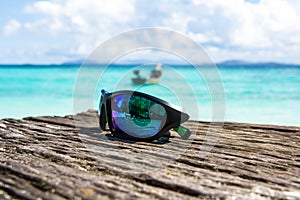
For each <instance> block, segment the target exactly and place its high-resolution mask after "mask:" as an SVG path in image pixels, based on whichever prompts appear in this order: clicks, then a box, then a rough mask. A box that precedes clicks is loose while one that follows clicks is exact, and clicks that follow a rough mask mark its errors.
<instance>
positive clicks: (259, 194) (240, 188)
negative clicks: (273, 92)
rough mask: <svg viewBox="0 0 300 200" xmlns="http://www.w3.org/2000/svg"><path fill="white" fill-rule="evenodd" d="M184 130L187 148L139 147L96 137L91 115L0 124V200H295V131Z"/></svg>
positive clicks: (178, 144)
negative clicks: (189, 134) (187, 133)
mask: <svg viewBox="0 0 300 200" xmlns="http://www.w3.org/2000/svg"><path fill="white" fill-rule="evenodd" d="M185 126H187V127H189V128H190V129H191V130H192V131H193V135H192V137H191V138H190V139H189V140H182V139H180V138H179V137H177V136H176V134H174V133H172V134H171V138H170V140H169V142H153V143H145V142H130V141H124V140H120V139H116V138H113V137H111V136H110V134H109V132H106V131H102V132H101V130H100V129H99V128H98V123H97V114H96V112H95V111H88V112H86V113H81V114H79V115H77V116H75V117H74V116H66V117H50V116H48V117H47V116H45V117H36V118H33V117H30V118H25V119H22V120H16V119H3V120H0V199H199V198H205V199H277V198H280V199H300V128H299V127H284V126H273V125H255V124H243V123H225V124H224V127H223V129H216V130H213V131H212V134H208V130H209V128H210V127H211V126H210V123H208V122H197V121H189V122H187V123H185ZM209 141H210V142H209ZM205 145H206V146H205ZM209 145H210V146H209Z"/></svg>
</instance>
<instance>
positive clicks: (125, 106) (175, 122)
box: [99, 90, 191, 141]
mask: <svg viewBox="0 0 300 200" xmlns="http://www.w3.org/2000/svg"><path fill="white" fill-rule="evenodd" d="M101 93H102V95H101V100H100V103H99V123H100V127H101V129H102V130H107V129H106V125H107V124H108V126H109V130H110V132H111V133H112V135H113V136H115V137H118V138H122V139H128V140H135V141H153V140H156V139H159V138H160V137H163V136H164V134H166V133H169V130H171V129H173V130H175V131H176V132H177V133H178V134H179V135H180V136H181V138H182V139H188V138H189V137H190V135H191V131H190V130H189V129H187V128H185V127H183V126H181V125H180V124H182V123H183V122H185V121H187V120H188V119H189V115H188V114H186V113H184V112H182V109H181V108H180V107H178V106H176V105H172V104H170V103H168V102H166V101H164V100H161V99H159V98H156V97H154V96H151V95H148V94H145V93H142V92H137V91H130V90H123V91H117V92H113V93H108V92H107V91H105V90H101Z"/></svg>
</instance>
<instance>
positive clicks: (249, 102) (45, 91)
mask: <svg viewBox="0 0 300 200" xmlns="http://www.w3.org/2000/svg"><path fill="white" fill-rule="evenodd" d="M103 67H104V66H103ZM102 70H103V69H102ZM168 70H169V71H168ZM170 70H171V71H172V70H173V71H176V73H177V74H178V75H180V76H182V78H183V79H184V80H186V81H187V82H188V85H189V86H190V87H191V88H197V89H198V90H197V91H198V92H197V94H196V95H195V96H196V100H197V103H198V106H199V110H198V112H199V113H200V114H199V115H197V119H199V120H206V121H210V119H211V116H212V114H211V106H212V105H211V96H210V95H211V94H210V91H208V89H207V83H206V80H205V77H204V78H203V77H202V80H201V77H200V78H199V74H198V75H197V73H195V69H193V68H192V67H191V66H169V68H166V69H165V70H164V71H163V77H162V81H161V82H162V84H165V85H162V86H158V85H155V84H154V85H153V84H152V85H147V86H145V87H140V88H139V89H140V90H141V91H145V92H148V93H152V94H153V95H157V96H159V97H160V98H162V99H165V100H167V101H171V102H173V103H178V102H181V106H182V105H183V107H184V108H185V110H186V111H188V112H193V110H194V109H193V108H188V105H193V104H192V103H191V102H189V101H192V99H193V98H191V96H192V95H194V94H192V93H190V92H186V93H183V92H184V91H185V90H186V89H185V88H184V87H182V85H181V84H180V83H181V82H180V81H176V79H174V76H172V77H173V79H172V77H171V76H170V77H169V76H168V74H170V73H171V72H170ZM218 70H219V73H220V77H221V81H222V83H223V86H224V94H225V97H226V98H225V119H224V120H225V121H236V122H249V123H260V124H278V125H293V126H300V66H296V65H275V64H261V65H259V64H256V65H233V66H230V65H220V66H218ZM98 71H99V69H98V68H96V67H91V68H90V72H89V73H90V74H95V73H97V72H98ZM149 71H150V68H149V70H148V71H147V70H145V71H141V72H142V73H141V75H142V76H145V77H146V76H147V75H148V73H149ZM79 73H80V66H79V65H17V66H15V65H2V66H0V118H23V117H26V116H39V115H59V116H63V115H67V114H73V112H74V109H73V90H74V84H75V83H76V81H78V79H77V77H78V75H79ZM86 76H87V77H86V80H85V82H84V84H83V83H82V87H88V86H87V85H89V77H88V74H87V75H86ZM131 76H132V68H131V67H130V66H125V65H124V66H122V65H116V66H112V67H110V68H109V69H108V70H107V71H106V72H105V74H104V75H103V77H101V79H100V81H99V83H98V87H97V88H95V97H94V102H95V103H94V108H97V103H98V98H99V94H97V93H99V90H100V89H101V88H106V89H107V90H109V91H112V90H114V89H116V88H118V89H137V87H135V86H133V85H132V83H131V80H130V77H131ZM210 81H212V82H213V81H214V80H210ZM80 84H81V83H80ZM91 85H93V84H91ZM168 86H171V87H172V88H173V89H172V90H170V89H168V88H167V87H168ZM174 88H175V89H174ZM177 92H179V93H180V95H179V97H178V96H176V93H177ZM81 98H87V97H85V96H84V95H83V96H82V97H81ZM176 98H177V99H176ZM178 98H179V100H178ZM182 102H184V103H182ZM179 104H180V103H179ZM192 116H194V115H193V114H192Z"/></svg>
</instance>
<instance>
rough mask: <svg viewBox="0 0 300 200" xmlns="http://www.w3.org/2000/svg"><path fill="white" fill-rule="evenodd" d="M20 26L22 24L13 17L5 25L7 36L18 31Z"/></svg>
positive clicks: (4, 30)
mask: <svg viewBox="0 0 300 200" xmlns="http://www.w3.org/2000/svg"><path fill="white" fill-rule="evenodd" d="M20 28H21V24H20V23H19V22H18V21H17V20H15V19H12V20H10V21H8V23H7V24H6V25H5V26H4V27H3V34H4V35H5V36H10V35H12V34H14V33H16V32H17V31H18V30H19V29H20Z"/></svg>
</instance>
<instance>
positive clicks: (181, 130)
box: [173, 126, 192, 140]
mask: <svg viewBox="0 0 300 200" xmlns="http://www.w3.org/2000/svg"><path fill="white" fill-rule="evenodd" d="M173 130H174V131H176V132H177V133H178V134H179V135H180V137H181V138H182V139H184V140H187V139H188V138H189V137H190V136H191V134H192V132H191V131H190V130H189V129H188V128H185V127H183V126H178V127H176V128H173Z"/></svg>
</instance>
